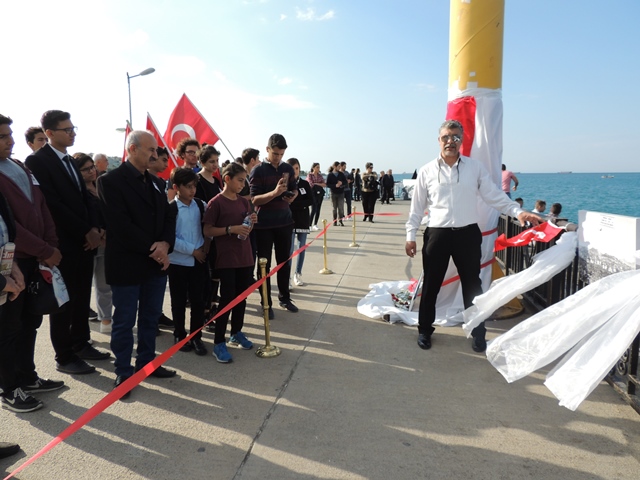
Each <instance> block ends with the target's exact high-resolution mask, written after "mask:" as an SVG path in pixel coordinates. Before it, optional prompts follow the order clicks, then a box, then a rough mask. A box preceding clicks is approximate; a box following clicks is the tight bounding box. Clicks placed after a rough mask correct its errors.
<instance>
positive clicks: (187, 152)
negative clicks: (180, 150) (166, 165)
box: [184, 150, 198, 155]
mask: <svg viewBox="0 0 640 480" xmlns="http://www.w3.org/2000/svg"><path fill="white" fill-rule="evenodd" d="M184 153H186V154H187V155H195V154H196V153H198V151H197V150H186V151H185V152H184Z"/></svg>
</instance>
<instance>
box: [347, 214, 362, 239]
mask: <svg viewBox="0 0 640 480" xmlns="http://www.w3.org/2000/svg"><path fill="white" fill-rule="evenodd" d="M351 223H352V224H353V241H352V242H351V243H350V244H349V246H350V247H359V246H360V245H358V244H357V243H356V207H353V216H352V217H351Z"/></svg>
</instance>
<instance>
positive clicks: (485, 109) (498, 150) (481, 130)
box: [435, 88, 503, 326]
mask: <svg viewBox="0 0 640 480" xmlns="http://www.w3.org/2000/svg"><path fill="white" fill-rule="evenodd" d="M448 96H449V101H452V100H455V99H456V98H461V97H474V98H475V101H476V115H475V135H474V138H473V146H472V148H471V152H470V155H469V156H470V157H471V158H473V159H474V160H476V161H479V162H481V163H482V164H483V165H484V167H485V168H486V169H487V170H488V171H489V174H490V176H491V178H492V179H493V181H494V183H495V184H496V185H497V186H498V187H501V185H502V174H501V171H502V170H501V168H502V117H503V114H502V91H501V90H499V89H496V90H492V89H488V88H468V89H466V90H462V91H461V90H458V89H456V88H450V89H449V94H448ZM499 217H500V212H498V211H497V210H495V209H494V208H492V207H489V206H488V205H487V204H486V203H484V202H483V201H482V199H481V198H480V197H478V226H479V227H480V230H481V231H482V232H488V231H490V230H493V229H494V228H496V226H497V225H498V218H499ZM497 237H498V234H497V232H496V233H493V234H491V235H485V236H483V237H482V261H481V264H482V265H485V264H487V263H488V262H490V261H491V260H492V259H493V256H494V255H493V247H494V243H495V240H496V238H497ZM457 273H458V272H457V270H456V268H455V266H454V265H453V261H450V262H449V268H448V270H447V274H446V276H445V279H447V278H452V277H454V276H456V275H457ZM480 279H481V280H482V290H483V291H486V290H487V289H488V288H489V285H490V284H491V265H486V266H485V267H484V268H483V269H482V270H481V271H480ZM463 310H464V303H463V301H462V287H461V285H460V282H459V281H457V282H454V283H452V284H449V285H446V286H444V287H443V288H442V289H441V290H440V293H439V294H438V300H437V302H436V321H435V324H436V325H440V326H444V325H455V324H458V323H462V321H463V318H462V311H463Z"/></svg>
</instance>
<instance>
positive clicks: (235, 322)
mask: <svg viewBox="0 0 640 480" xmlns="http://www.w3.org/2000/svg"><path fill="white" fill-rule="evenodd" d="M218 272H220V305H219V306H218V309H219V310H222V309H223V308H224V307H226V306H227V305H229V304H230V303H231V302H233V301H234V300H235V299H236V297H237V296H238V295H240V294H241V293H242V292H244V291H245V290H246V289H247V288H249V286H250V285H251V275H252V273H253V267H252V266H251V267H238V268H220V269H219V270H218ZM246 306H247V300H246V299H244V300H242V301H241V302H239V303H238V304H237V305H236V306H234V307H233V308H232V309H231V310H229V311H228V312H226V313H223V314H222V315H220V316H219V317H218V318H216V322H215V328H216V332H215V337H214V340H213V342H214V343H215V344H216V345H217V344H219V343H224V342H225V334H226V332H227V324H228V323H229V316H230V315H231V335H235V334H236V333H238V332H239V331H241V330H242V326H243V325H244V311H245V308H246Z"/></svg>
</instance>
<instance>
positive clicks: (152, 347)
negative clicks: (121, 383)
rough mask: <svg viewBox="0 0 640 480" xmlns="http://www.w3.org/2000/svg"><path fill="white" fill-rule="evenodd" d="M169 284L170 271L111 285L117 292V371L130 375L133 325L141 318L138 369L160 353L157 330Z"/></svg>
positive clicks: (113, 348)
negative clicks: (157, 346) (168, 273)
mask: <svg viewBox="0 0 640 480" xmlns="http://www.w3.org/2000/svg"><path fill="white" fill-rule="evenodd" d="M166 286H167V277H166V275H161V276H155V275H154V276H151V277H150V278H149V279H148V280H146V281H145V282H144V283H142V284H139V285H111V291H112V292H113V297H112V298H113V306H114V307H115V310H114V312H113V326H112V331H111V351H112V352H113V354H114V356H115V357H116V360H115V362H114V364H115V367H116V375H122V376H125V377H130V376H131V375H133V373H134V368H133V367H132V366H131V356H132V354H133V327H134V326H135V324H136V316H137V318H138V348H137V350H136V352H137V356H136V369H140V368H142V367H144V366H145V365H146V364H147V363H149V362H150V361H151V360H153V359H154V358H155V356H156V330H157V329H158V319H159V318H160V315H161V314H162V302H163V300H164V292H165V288H166Z"/></svg>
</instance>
